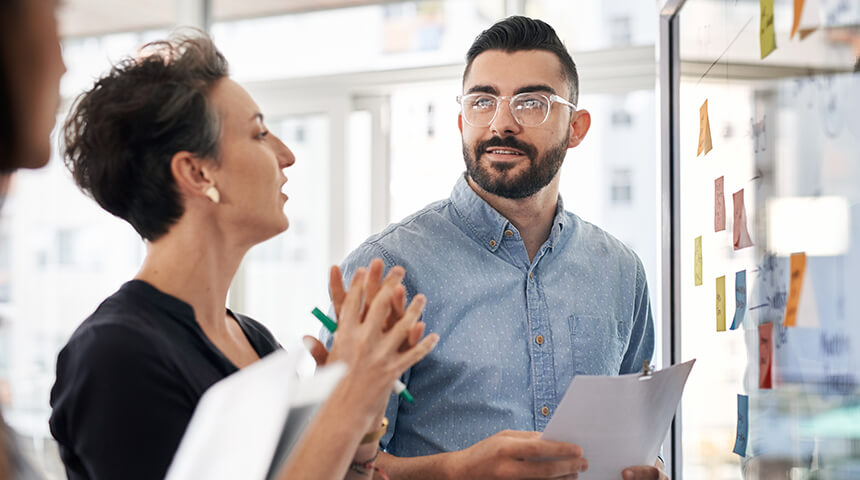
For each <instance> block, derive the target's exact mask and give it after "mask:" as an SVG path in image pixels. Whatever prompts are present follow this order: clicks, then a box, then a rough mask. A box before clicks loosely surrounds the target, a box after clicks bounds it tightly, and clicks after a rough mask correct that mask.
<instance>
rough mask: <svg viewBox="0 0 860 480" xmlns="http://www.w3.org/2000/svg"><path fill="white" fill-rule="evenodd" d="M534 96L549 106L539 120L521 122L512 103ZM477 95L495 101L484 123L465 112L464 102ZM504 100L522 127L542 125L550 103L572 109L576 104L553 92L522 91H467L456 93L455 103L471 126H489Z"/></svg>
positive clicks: (549, 109)
mask: <svg viewBox="0 0 860 480" xmlns="http://www.w3.org/2000/svg"><path fill="white" fill-rule="evenodd" d="M535 96H537V97H541V98H543V99H544V100H545V101H546V102H547V104H548V105H549V107H547V109H546V113H545V114H544V117H543V119H542V120H541V121H540V122H537V123H523V122H522V121H521V120H520V117H519V116H518V114H517V109H516V108H515V107H514V104H516V103H517V100H519V99H523V98H530V97H535ZM478 97H490V98H492V99H493V100H494V101H495V103H496V109H495V111H494V112H493V116H492V117H491V118H490V119H489V121H487V122H484V123H475V122H473V121H470V120H469V115H467V114H466V103H468V100H469V99H472V98H478ZM505 100H506V101H507V102H508V108H509V109H510V111H511V116H513V117H514V120H516V122H517V123H518V124H520V125H522V126H524V127H536V126H538V125H542V124H543V123H544V122H546V120H547V119H548V118H549V114H550V112H552V105H553V104H554V103H560V104H562V105H564V106H567V107H570V108H571V109H572V110H573V111H576V105H575V104H573V103H571V102H568V101H567V100H565V99H564V98H562V97H560V96H558V95H556V94H554V93H553V94H551V95H545V94H543V93H535V92H523V93H518V94H516V95H493V94H492V93H483V92H477V93H469V94H467V95H457V103H459V104H460V112H461V113H462V114H463V120H464V121H465V122H466V123H468V124H469V125H471V126H473V127H488V126H490V125H491V124H492V123H493V121H494V120H495V119H496V116H498V114H499V107H500V106H501V105H502V101H505Z"/></svg>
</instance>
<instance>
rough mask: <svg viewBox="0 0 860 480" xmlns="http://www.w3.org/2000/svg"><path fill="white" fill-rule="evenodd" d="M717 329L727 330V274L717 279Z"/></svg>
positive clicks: (720, 330)
mask: <svg viewBox="0 0 860 480" xmlns="http://www.w3.org/2000/svg"><path fill="white" fill-rule="evenodd" d="M716 284H717V331H718V332H725V331H726V276H725V275H723V276H722V277H718V278H717V281H716Z"/></svg>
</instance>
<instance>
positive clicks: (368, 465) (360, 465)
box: [349, 450, 390, 480]
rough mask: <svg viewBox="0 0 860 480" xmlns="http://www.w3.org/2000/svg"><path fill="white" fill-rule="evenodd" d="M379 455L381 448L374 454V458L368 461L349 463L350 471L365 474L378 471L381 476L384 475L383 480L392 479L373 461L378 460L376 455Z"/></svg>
mask: <svg viewBox="0 0 860 480" xmlns="http://www.w3.org/2000/svg"><path fill="white" fill-rule="evenodd" d="M378 456H379V450H377V451H376V455H374V456H373V458H371V459H370V460H367V461H366V462H352V463H351V464H349V469H350V471H352V472H355V473H359V474H365V473H367V472H376V473H378V474H379V476H380V477H382V480H390V479H389V478H388V475H386V474H385V472H384V471H383V470H382V469H381V468H379V467H377V466H376V465H374V464H373V462H375V461H376V457H378Z"/></svg>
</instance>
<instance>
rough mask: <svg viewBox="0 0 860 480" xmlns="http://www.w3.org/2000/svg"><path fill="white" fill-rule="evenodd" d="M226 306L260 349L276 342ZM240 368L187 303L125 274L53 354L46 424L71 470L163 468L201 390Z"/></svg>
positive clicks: (131, 473)
mask: <svg viewBox="0 0 860 480" xmlns="http://www.w3.org/2000/svg"><path fill="white" fill-rule="evenodd" d="M227 313H228V314H230V315H231V316H232V317H233V318H235V319H236V322H238V324H239V326H240V327H241V328H242V331H243V332H244V333H245V336H246V337H247V338H248V341H249V342H250V343H251V345H252V346H253V347H254V350H256V352H257V354H259V355H260V357H263V356H265V355H268V354H270V353H272V352H273V351H275V350H276V349H278V348H280V345H278V342H277V341H276V340H275V338H274V337H273V336H272V334H271V333H270V332H269V331H268V330H267V329H266V327H264V326H263V325H261V324H260V323H258V322H256V321H254V320H252V319H250V318H248V317H245V316H242V315H237V314H233V313H232V312H230V311H229V310H228V311H227ZM237 370H238V368H237V367H236V366H235V365H234V364H233V363H232V362H231V361H230V360H228V359H227V357H225V356H224V354H222V353H221V352H220V351H219V350H218V348H217V347H215V345H214V344H213V343H212V342H211V341H209V339H208V338H206V335H205V334H204V333H203V330H202V329H201V328H200V326H199V325H198V324H197V322H196V321H195V320H194V310H193V309H192V308H191V306H190V305H188V304H187V303H185V302H183V301H182V300H179V299H178V298H175V297H172V296H170V295H167V294H165V293H163V292H161V291H159V290H156V289H155V287H153V286H152V285H150V284H148V283H146V282H143V281H140V280H132V281H130V282H128V283H126V284H124V285H123V286H122V287H121V288H120V289H119V291H117V292H116V293H114V294H113V295H111V296H110V297H108V298H107V300H105V301H104V302H102V304H101V305H100V306H99V308H98V309H96V311H95V312H94V313H93V314H92V315H90V316H89V318H87V319H86V320H85V321H84V322H83V323H82V324H81V326H80V327H78V329H77V330H76V331H75V333H74V334H73V335H72V338H71V339H70V340H69V343H68V344H66V346H65V347H64V348H63V349H62V350H61V351H60V355H59V357H58V358H57V380H56V383H54V387H53V389H52V390H51V406H52V407H53V412H52V413H51V420H50V426H51V434H53V436H54V438H56V439H57V442H59V447H60V456H61V457H62V459H63V463H65V465H66V471H67V473H68V475H69V479H70V480H77V479H84V478H88V479H118V478H121V479H127V480H133V479H156V478H158V479H160V478H164V475H165V474H166V473H167V468H168V467H169V466H170V461H171V460H172V459H173V454H174V453H175V452H176V449H177V448H178V447H179V442H180V440H181V439H182V434H183V433H184V432H185V427H186V426H188V422H189V421H191V415H192V413H193V412H194V407H195V406H196V405H197V402H198V401H199V400H200V397H201V396H202V395H203V392H205V391H206V389H208V388H209V387H210V386H212V384H214V383H215V382H217V381H219V380H221V379H223V378H224V377H226V376H227V375H230V374H231V373H233V372H236V371H237ZM237 408H241V407H240V406H237Z"/></svg>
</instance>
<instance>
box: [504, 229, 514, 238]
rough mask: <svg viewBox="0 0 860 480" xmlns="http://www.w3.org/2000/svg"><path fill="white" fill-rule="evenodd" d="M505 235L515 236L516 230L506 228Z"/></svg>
mask: <svg viewBox="0 0 860 480" xmlns="http://www.w3.org/2000/svg"><path fill="white" fill-rule="evenodd" d="M505 236H506V237H513V236H514V232H512V231H510V230H505Z"/></svg>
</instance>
